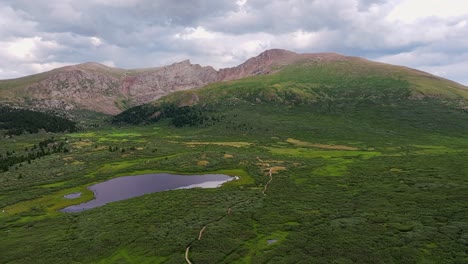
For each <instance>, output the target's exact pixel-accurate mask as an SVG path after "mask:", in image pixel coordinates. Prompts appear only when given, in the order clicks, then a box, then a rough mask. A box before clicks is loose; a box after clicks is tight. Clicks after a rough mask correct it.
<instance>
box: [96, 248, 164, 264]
mask: <svg viewBox="0 0 468 264" xmlns="http://www.w3.org/2000/svg"><path fill="white" fill-rule="evenodd" d="M166 260H167V258H166V257H148V256H141V255H139V254H132V253H129V252H128V250H126V249H121V250H119V251H117V252H116V253H115V254H114V255H112V256H111V257H108V258H104V259H101V260H100V261H99V262H98V263H99V264H111V263H112V264H113V263H141V264H153V263H154V264H159V263H164V262H165V261H166Z"/></svg>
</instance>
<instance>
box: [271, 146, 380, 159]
mask: <svg viewBox="0 0 468 264" xmlns="http://www.w3.org/2000/svg"><path fill="white" fill-rule="evenodd" d="M265 148H266V149H268V150H269V151H270V152H271V153H272V154H278V155H287V156H294V157H301V158H324V159H330V158H336V157H360V158H363V159H368V158H372V157H375V156H378V155H380V152H376V151H345V150H341V151H339V150H314V149H308V148H273V147H265Z"/></svg>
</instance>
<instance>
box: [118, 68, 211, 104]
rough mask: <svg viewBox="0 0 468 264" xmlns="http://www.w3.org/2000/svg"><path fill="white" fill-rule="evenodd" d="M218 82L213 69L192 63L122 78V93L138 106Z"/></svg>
mask: <svg viewBox="0 0 468 264" xmlns="http://www.w3.org/2000/svg"><path fill="white" fill-rule="evenodd" d="M217 80H218V72H217V71H216V70H215V69H213V68H212V67H201V66H200V65H198V64H195V65H193V64H191V63H190V61H188V60H186V61H182V62H179V63H174V64H172V65H170V66H165V67H161V68H156V69H154V70H149V71H144V72H142V73H138V74H135V75H128V76H125V77H124V78H122V85H121V89H122V90H121V92H122V93H123V94H125V95H126V96H127V97H129V98H132V99H133V100H134V102H135V103H136V104H143V103H147V102H150V101H153V100H156V99H158V98H160V97H162V96H164V95H166V94H169V93H172V92H175V91H181V90H188V89H193V88H197V87H202V86H205V85H207V84H209V83H212V82H215V81H217Z"/></svg>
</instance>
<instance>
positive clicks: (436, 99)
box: [114, 50, 468, 125]
mask: <svg viewBox="0 0 468 264" xmlns="http://www.w3.org/2000/svg"><path fill="white" fill-rule="evenodd" d="M219 76H220V79H221V80H224V81H220V82H215V83H212V84H209V85H207V86H206V87H203V88H200V89H192V90H185V91H178V92H175V93H172V94H169V95H167V96H165V97H162V98H161V99H159V100H156V101H154V102H152V103H150V104H148V105H143V106H138V107H135V108H130V109H128V110H126V111H124V112H123V113H121V114H119V115H118V116H116V117H115V118H114V122H115V123H121V122H123V123H132V124H137V123H148V122H156V121H159V119H161V118H163V117H168V118H172V120H175V119H176V118H175V116H176V117H178V118H179V119H180V118H181V117H180V114H181V113H185V114H187V115H190V118H182V119H192V120H199V121H200V122H203V119H204V118H206V117H203V116H202V115H199V114H195V115H194V113H198V111H199V110H200V109H199V108H200V107H202V108H203V107H209V108H213V107H212V106H214V105H216V107H214V108H219V107H221V106H220V105H223V106H227V105H240V104H242V103H247V104H270V105H272V106H279V105H282V106H293V105H308V106H310V107H313V108H319V109H321V110H320V111H325V112H329V113H332V112H350V111H354V110H356V109H358V108H359V109H361V110H363V109H362V108H366V107H367V108H368V109H370V108H372V107H375V106H381V108H380V109H383V108H385V107H387V106H394V108H395V107H397V106H401V107H402V108H401V109H404V107H407V106H409V105H415V106H416V105H417V104H419V103H422V102H426V103H427V102H429V101H430V102H431V103H432V104H441V105H444V107H447V106H449V107H450V108H453V109H458V110H461V111H467V110H468V88H467V87H465V86H463V85H460V84H458V83H455V82H452V81H450V80H446V79H443V78H440V77H436V76H434V75H431V74H429V73H425V72H422V71H418V70H414V69H410V68H406V67H401V66H394V65H389V64H384V63H378V62H373V61H369V60H366V59H363V58H358V57H348V56H343V55H339V54H334V53H319V54H296V53H292V52H288V51H283V50H270V51H266V52H264V53H262V54H260V55H259V56H257V57H255V58H252V59H249V60H247V61H246V62H245V63H243V64H241V65H239V66H237V67H234V68H230V69H223V70H220V71H219ZM241 76H250V77H246V78H241ZM235 79H238V80H235ZM403 105H404V107H403ZM173 106H176V107H183V106H189V107H193V106H196V108H195V111H188V112H187V110H183V111H182V112H177V111H175V110H174V109H173ZM167 107H169V108H167ZM421 107H426V106H421ZM155 113H157V114H155ZM164 114H165V115H164ZM179 121H180V120H179ZM179 121H177V122H175V124H177V125H180V122H179ZM173 122H174V121H173ZM183 123H184V122H182V124H183ZM185 123H187V124H189V125H194V124H193V123H191V122H185Z"/></svg>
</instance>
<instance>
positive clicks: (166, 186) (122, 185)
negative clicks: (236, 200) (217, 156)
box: [60, 173, 237, 213]
mask: <svg viewBox="0 0 468 264" xmlns="http://www.w3.org/2000/svg"><path fill="white" fill-rule="evenodd" d="M233 179H237V177H235V178H233V177H230V176H227V175H223V174H205V175H173V174H167V173H159V174H145V175H137V176H125V177H119V178H115V179H111V180H108V181H105V182H101V183H98V184H95V185H92V186H90V187H88V189H89V190H91V191H93V192H94V199H93V200H91V201H88V202H85V203H82V204H78V205H72V206H69V207H66V208H64V209H62V210H60V211H61V212H67V213H73V212H81V211H84V210H88V209H91V208H94V207H98V206H102V205H105V204H107V203H110V202H115V201H121V200H126V199H129V198H133V197H138V196H142V195H144V194H147V193H153V192H161V191H168V190H175V189H189V188H217V187H219V186H221V185H222V184H223V183H225V182H228V181H230V180H233Z"/></svg>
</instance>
